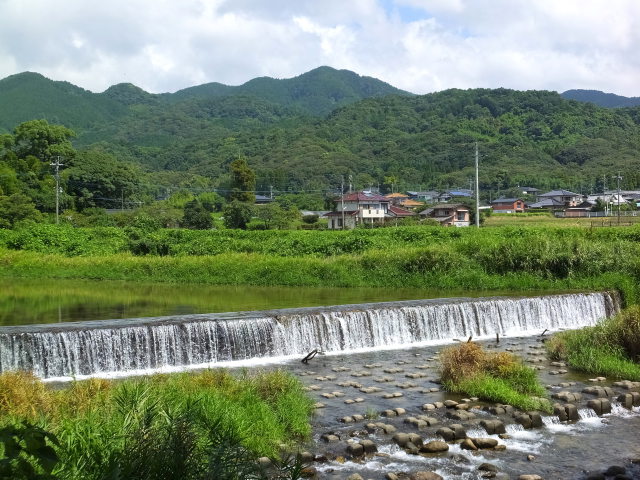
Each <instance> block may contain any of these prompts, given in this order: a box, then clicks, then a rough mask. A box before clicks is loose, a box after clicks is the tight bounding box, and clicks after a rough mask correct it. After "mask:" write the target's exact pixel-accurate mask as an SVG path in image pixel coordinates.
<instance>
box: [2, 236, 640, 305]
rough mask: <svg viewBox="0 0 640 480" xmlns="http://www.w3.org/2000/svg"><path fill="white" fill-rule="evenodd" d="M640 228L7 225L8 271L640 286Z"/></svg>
mask: <svg viewBox="0 0 640 480" xmlns="http://www.w3.org/2000/svg"><path fill="white" fill-rule="evenodd" d="M638 240H640V229H639V228H638V227H628V228H618V229H616V228H600V229H593V230H585V229H577V228H576V229H571V228H560V229H552V228H501V229H481V230H476V229H471V228H470V229H443V228H439V227H397V228H389V229H379V230H354V231H317V232H307V231H239V230H213V231H191V230H162V229H161V230H142V229H115V228H83V229H74V228H71V227H63V226H60V227H56V226H54V225H33V226H30V227H26V228H23V229H18V230H0V263H1V264H2V269H1V270H0V275H3V276H5V277H22V278H87V279H111V280H136V281H154V282H168V283H203V284H217V285H225V284H226V285H289V286H305V285H306V286H336V287H347V286H349V287H358V286H386V287H403V286H404V287H418V288H452V289H456V290H460V289H468V290H519V291H526V290H540V291H543V290H546V291H562V290H595V289H597V290H607V289H617V290H619V291H620V292H622V294H623V296H624V300H625V302H626V303H627V304H634V303H637V301H638V298H640V297H639V293H640V243H639V242H638Z"/></svg>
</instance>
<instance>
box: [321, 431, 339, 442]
mask: <svg viewBox="0 0 640 480" xmlns="http://www.w3.org/2000/svg"><path fill="white" fill-rule="evenodd" d="M320 438H321V439H322V440H324V441H325V442H327V443H335V442H339V441H340V438H339V437H338V436H337V435H333V434H331V433H325V434H323V435H322V436H321V437H320Z"/></svg>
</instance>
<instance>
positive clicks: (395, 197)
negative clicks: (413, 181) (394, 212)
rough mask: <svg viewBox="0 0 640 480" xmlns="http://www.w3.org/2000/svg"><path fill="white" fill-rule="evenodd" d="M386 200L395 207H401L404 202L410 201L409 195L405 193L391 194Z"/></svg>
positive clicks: (386, 196)
mask: <svg viewBox="0 0 640 480" xmlns="http://www.w3.org/2000/svg"><path fill="white" fill-rule="evenodd" d="M385 198H387V199H388V200H389V201H390V202H391V203H392V204H394V205H400V203H402V202H403V201H404V200H408V199H409V195H405V194H403V193H390V194H389V195H385Z"/></svg>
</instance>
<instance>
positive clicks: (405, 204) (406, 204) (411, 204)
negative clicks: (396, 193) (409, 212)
mask: <svg viewBox="0 0 640 480" xmlns="http://www.w3.org/2000/svg"><path fill="white" fill-rule="evenodd" d="M398 205H399V206H401V207H402V208H416V207H422V206H424V202H418V201H417V200H413V199H411V198H407V199H405V200H401V201H400V202H398Z"/></svg>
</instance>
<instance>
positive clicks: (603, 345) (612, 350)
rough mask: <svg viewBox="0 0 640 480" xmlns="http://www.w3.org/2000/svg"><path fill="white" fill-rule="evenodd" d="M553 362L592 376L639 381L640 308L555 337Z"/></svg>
mask: <svg viewBox="0 0 640 480" xmlns="http://www.w3.org/2000/svg"><path fill="white" fill-rule="evenodd" d="M545 345H546V347H547V351H548V352H549V354H550V355H551V357H552V358H554V359H556V360H564V361H566V362H567V363H568V364H569V365H570V366H571V367H573V368H575V369H577V370H581V371H584V372H587V373H591V374H594V375H606V376H608V377H613V378H617V379H626V380H634V381H638V380H640V363H639V362H640V307H638V306H633V307H630V308H628V309H626V310H624V311H622V312H621V313H619V314H618V315H616V316H615V317H612V318H609V319H607V320H604V321H602V322H601V323H600V324H599V325H596V326H594V327H586V328H583V329H580V330H572V331H567V332H560V333H557V334H555V335H554V336H553V337H552V338H551V339H550V340H549V341H547V342H546V344H545Z"/></svg>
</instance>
